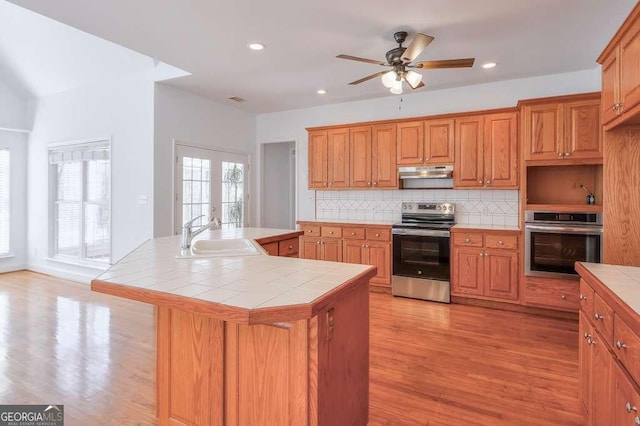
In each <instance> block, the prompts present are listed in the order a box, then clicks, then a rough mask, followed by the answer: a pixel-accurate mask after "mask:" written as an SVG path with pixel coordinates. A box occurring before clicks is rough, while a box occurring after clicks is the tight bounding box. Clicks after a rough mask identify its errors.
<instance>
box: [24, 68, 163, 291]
mask: <svg viewBox="0 0 640 426" xmlns="http://www.w3.org/2000/svg"><path fill="white" fill-rule="evenodd" d="M153 85H154V83H153V78H152V76H151V75H150V73H141V74H137V75H135V76H130V77H126V78H119V79H114V80H113V81H102V82H100V83H99V84H94V85H90V86H85V87H80V88H76V89H72V90H69V91H67V92H63V93H60V94H56V95H52V96H49V97H45V98H41V99H38V100H36V101H34V102H33V114H34V123H33V131H32V133H31V136H30V139H29V150H28V206H29V209H28V210H29V212H28V247H29V253H28V262H29V267H30V269H33V270H36V271H42V272H46V273H52V274H55V275H58V276H63V277H65V276H66V277H69V278H72V279H78V280H81V281H87V280H88V279H89V278H92V277H93V276H95V275H97V274H98V273H99V271H97V270H87V269H85V268H78V267H72V266H70V265H66V264H63V263H59V262H55V261H50V260H48V259H47V257H48V254H49V253H48V235H49V234H48V225H47V224H48V213H47V212H48V192H47V188H48V183H47V182H48V165H47V145H48V144H50V143H54V142H65V141H75V140H86V139H92V138H105V137H107V138H111V171H112V188H111V203H112V218H111V229H112V233H111V239H112V260H113V262H116V261H118V260H119V259H120V258H122V257H123V256H124V255H126V254H127V253H128V252H130V251H131V250H133V249H134V248H136V247H137V246H138V245H140V244H141V243H143V242H144V241H145V240H147V239H149V238H151V237H152V230H153V208H152V203H153V200H152V194H153ZM140 195H145V196H147V197H148V198H149V201H148V203H147V204H146V205H141V204H138V197H139V196H140Z"/></svg>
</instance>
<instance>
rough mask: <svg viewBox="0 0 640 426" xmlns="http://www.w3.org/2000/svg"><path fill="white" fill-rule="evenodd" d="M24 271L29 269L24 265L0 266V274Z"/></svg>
mask: <svg viewBox="0 0 640 426" xmlns="http://www.w3.org/2000/svg"><path fill="white" fill-rule="evenodd" d="M25 269H29V268H28V267H27V265H26V264H18V265H7V266H0V274H4V273H5V272H16V271H22V270H25Z"/></svg>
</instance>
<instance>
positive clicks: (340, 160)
mask: <svg viewBox="0 0 640 426" xmlns="http://www.w3.org/2000/svg"><path fill="white" fill-rule="evenodd" d="M327 166H328V167H327V180H328V182H329V184H328V186H329V188H348V187H349V129H346V128H345V129H334V130H329V131H328V134H327Z"/></svg>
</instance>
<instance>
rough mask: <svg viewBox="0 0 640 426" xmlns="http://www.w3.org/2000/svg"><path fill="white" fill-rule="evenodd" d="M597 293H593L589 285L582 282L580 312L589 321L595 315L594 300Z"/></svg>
mask: <svg viewBox="0 0 640 426" xmlns="http://www.w3.org/2000/svg"><path fill="white" fill-rule="evenodd" d="M595 295H596V293H595V292H594V291H593V289H592V288H591V287H589V284H587V283H586V281H585V280H583V279H581V280H580V295H579V297H578V298H579V299H580V310H581V311H582V312H583V313H584V315H586V316H587V317H588V318H589V319H591V318H593V314H594V307H593V305H594V299H595Z"/></svg>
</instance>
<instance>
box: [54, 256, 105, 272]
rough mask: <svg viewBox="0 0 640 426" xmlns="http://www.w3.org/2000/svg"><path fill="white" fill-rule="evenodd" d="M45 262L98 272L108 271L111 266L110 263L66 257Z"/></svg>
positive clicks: (58, 257)
mask: <svg viewBox="0 0 640 426" xmlns="http://www.w3.org/2000/svg"><path fill="white" fill-rule="evenodd" d="M45 260H46V261H47V262H56V263H62V264H64V265H72V266H77V267H79V268H88V269H95V270H97V271H106V270H107V269H109V267H110V266H111V264H110V263H106V262H92V261H90V260H81V259H76V258H73V257H66V256H54V257H47V258H46V259H45Z"/></svg>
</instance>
